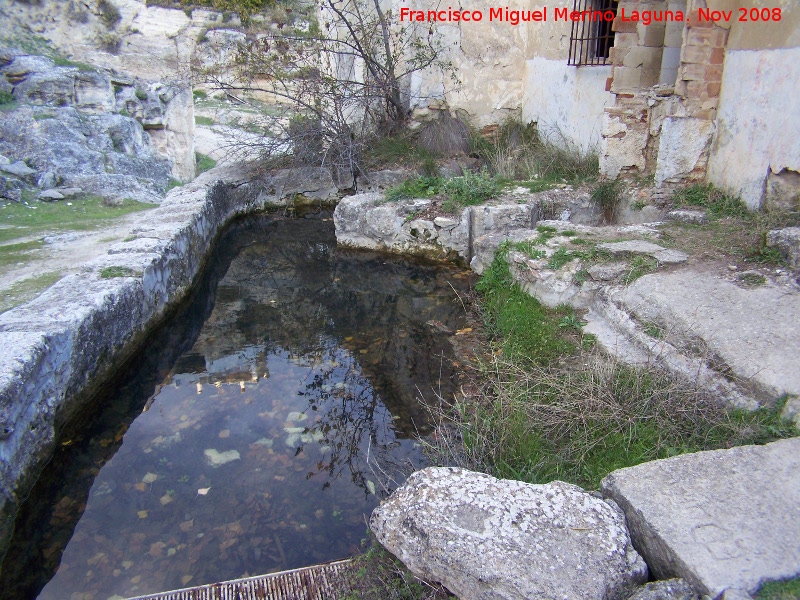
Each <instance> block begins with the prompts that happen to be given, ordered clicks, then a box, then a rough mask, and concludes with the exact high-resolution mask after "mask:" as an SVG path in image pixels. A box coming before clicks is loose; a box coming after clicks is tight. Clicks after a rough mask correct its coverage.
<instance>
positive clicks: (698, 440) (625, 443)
mask: <svg viewBox="0 0 800 600" xmlns="http://www.w3.org/2000/svg"><path fill="white" fill-rule="evenodd" d="M545 233H547V232H545ZM509 247H510V245H509V244H506V245H504V246H501V248H500V250H499V251H498V253H497V255H496V257H495V260H494V262H493V263H492V265H491V266H490V267H489V269H487V270H486V272H485V273H484V275H483V277H482V278H481V280H480V282H479V284H478V286H477V289H478V291H479V292H480V294H481V299H480V309H481V311H482V313H483V316H484V318H485V320H486V322H487V325H488V326H489V329H490V332H491V333H492V334H493V336H494V342H493V343H494V344H495V347H496V348H497V350H496V351H495V352H493V353H492V358H491V359H490V360H489V361H488V363H486V364H485V365H484V367H483V372H482V381H483V382H484V383H483V385H482V387H481V391H480V393H478V394H477V396H475V397H472V398H469V399H468V401H462V402H458V403H456V404H455V405H454V406H452V407H451V408H450V409H449V410H444V411H439V412H438V413H437V416H438V423H439V426H438V429H437V434H436V436H434V437H433V438H431V439H432V440H433V441H429V442H427V443H428V444H429V448H428V450H429V451H430V452H431V453H432V455H433V456H434V460H436V461H437V462H438V463H440V464H450V465H459V466H464V467H466V468H470V469H475V470H479V471H484V472H488V473H491V474H492V475H494V476H496V477H501V478H512V479H518V480H522V481H527V482H530V483H546V482H548V481H552V480H556V479H558V480H561V481H568V482H571V483H575V484H577V485H580V486H582V487H584V488H587V489H596V488H597V487H598V485H599V482H600V480H601V479H602V478H603V477H604V476H605V475H606V474H608V473H609V472H611V471H613V470H615V469H619V468H623V467H628V466H633V465H636V464H640V463H642V462H646V461H650V460H654V459H659V458H666V457H669V456H674V455H678V454H683V453H687V452H696V451H700V450H710V449H718V448H729V447H731V446H736V445H741V444H763V443H766V442H770V441H773V440H775V439H779V438H784V437H791V436H793V435H795V434H796V430H795V428H794V425H793V423H791V422H789V421H785V420H783V419H781V417H780V411H781V409H782V406H783V403H784V402H778V403H777V406H775V407H774V408H770V409H766V408H764V409H760V410H757V411H754V412H746V411H739V410H734V409H730V408H728V407H727V406H724V405H721V404H720V403H719V401H718V400H717V399H716V398H715V397H713V396H711V395H710V394H709V393H708V392H707V391H705V390H702V389H700V388H699V387H698V386H697V385H696V384H695V383H694V382H692V381H689V380H686V379H682V378H677V377H675V376H674V375H672V374H670V373H668V372H666V371H664V370H661V369H659V368H657V367H655V366H653V365H648V366H644V367H640V366H630V365H626V364H622V363H620V362H617V361H615V360H613V359H611V358H609V357H607V356H605V355H603V354H602V353H600V352H598V351H596V350H594V349H593V346H594V342H595V340H594V338H593V337H591V336H589V335H585V334H583V326H584V322H583V321H582V319H581V318H580V316H579V315H578V314H576V313H575V312H574V311H572V310H570V309H567V308H565V307H562V308H559V309H558V310H548V309H545V308H544V307H542V306H541V304H539V303H538V302H537V301H536V300H535V299H533V298H531V297H530V296H528V295H527V294H526V293H525V292H524V291H522V290H521V289H520V287H519V286H518V285H517V284H516V283H514V281H513V280H512V278H511V275H510V272H509V268H508V259H507V253H508V249H509ZM652 333H653V334H656V335H661V333H662V332H661V330H660V329H658V330H656V326H655V325H653V331H652ZM784 401H785V399H784Z"/></svg>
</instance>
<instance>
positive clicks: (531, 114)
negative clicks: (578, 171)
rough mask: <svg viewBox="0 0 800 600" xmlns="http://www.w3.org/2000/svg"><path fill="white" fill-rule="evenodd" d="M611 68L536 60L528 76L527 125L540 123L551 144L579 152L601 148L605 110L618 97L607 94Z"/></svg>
mask: <svg viewBox="0 0 800 600" xmlns="http://www.w3.org/2000/svg"><path fill="white" fill-rule="evenodd" d="M610 75H611V67H610V66H603V67H573V66H570V65H567V61H566V60H564V59H560V60H549V59H546V58H541V57H535V58H533V59H531V60H528V61H527V69H526V73H525V91H524V99H525V104H524V107H523V112H522V116H523V119H524V120H525V121H530V122H536V123H538V125H539V131H540V132H541V133H542V134H543V135H544V137H546V138H547V139H548V140H550V141H552V142H554V143H556V144H559V145H562V146H564V145H566V146H573V147H576V148H578V149H579V150H580V151H581V152H584V153H585V152H588V151H597V150H598V148H599V147H600V141H601V136H600V134H601V132H602V125H603V109H604V108H605V107H607V106H611V105H612V104H613V102H614V96H613V95H612V94H611V93H609V92H607V91H605V85H606V79H607V78H608V77H609V76H610Z"/></svg>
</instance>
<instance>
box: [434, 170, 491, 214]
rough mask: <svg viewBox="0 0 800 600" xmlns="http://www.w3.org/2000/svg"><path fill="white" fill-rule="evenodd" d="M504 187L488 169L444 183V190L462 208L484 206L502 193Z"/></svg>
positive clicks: (468, 173)
mask: <svg viewBox="0 0 800 600" xmlns="http://www.w3.org/2000/svg"><path fill="white" fill-rule="evenodd" d="M502 189H503V186H502V184H501V182H500V181H499V179H498V178H497V177H492V176H491V175H489V172H488V171H487V170H486V169H483V170H481V171H480V172H479V173H470V172H469V171H468V172H467V173H465V174H464V175H462V176H461V177H453V178H452V179H448V180H446V181H445V182H444V185H443V186H442V190H443V191H444V193H445V194H447V196H448V199H450V200H452V201H453V202H454V203H455V204H456V205H458V206H460V207H464V206H473V205H475V204H482V203H484V202H486V201H487V200H491V199H492V198H494V197H495V196H497V195H498V194H500V192H501V191H502Z"/></svg>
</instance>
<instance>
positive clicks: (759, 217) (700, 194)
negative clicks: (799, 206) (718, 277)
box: [662, 184, 800, 267]
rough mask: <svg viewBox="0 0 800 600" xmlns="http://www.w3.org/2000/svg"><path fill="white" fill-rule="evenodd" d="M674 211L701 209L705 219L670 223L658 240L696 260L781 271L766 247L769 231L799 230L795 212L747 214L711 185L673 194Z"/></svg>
mask: <svg viewBox="0 0 800 600" xmlns="http://www.w3.org/2000/svg"><path fill="white" fill-rule="evenodd" d="M673 202H674V204H675V206H677V207H688V208H701V209H704V210H705V211H706V213H707V215H708V222H707V223H706V224H703V225H697V224H689V223H680V222H672V223H670V224H669V225H668V226H666V227H664V228H663V229H662V239H663V240H664V241H665V242H667V243H671V244H673V245H677V246H679V247H681V249H684V250H686V251H688V252H689V253H690V254H691V255H693V256H695V257H697V258H698V259H705V260H727V261H731V262H734V263H748V262H749V263H759V264H766V265H771V266H776V267H785V266H786V261H785V259H784V257H783V256H782V255H781V253H780V252H779V251H778V250H777V249H776V248H769V247H767V246H766V235H767V232H768V231H770V230H772V229H781V228H784V227H797V226H800V213H799V212H797V211H794V212H792V211H781V210H764V209H762V210H756V211H750V210H749V209H748V208H747V206H746V205H745V204H744V203H743V202H742V201H741V200H740V199H739V198H736V197H734V196H731V195H729V194H726V193H724V192H723V191H721V190H719V189H717V188H715V187H714V186H713V185H710V184H709V185H691V186H687V187H685V188H682V189H679V190H676V191H675V194H674V196H673Z"/></svg>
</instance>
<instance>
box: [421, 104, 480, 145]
mask: <svg viewBox="0 0 800 600" xmlns="http://www.w3.org/2000/svg"><path fill="white" fill-rule="evenodd" d="M470 136H471V131H470V128H469V126H468V125H467V124H466V123H465V122H464V121H463V120H461V119H459V118H457V117H453V116H451V115H450V114H449V113H447V112H444V113H442V115H441V116H440V117H439V118H438V119H434V120H431V121H426V122H425V123H423V124H422V125H421V126H420V128H419V133H418V136H417V144H418V145H419V147H420V148H422V149H424V150H427V151H428V152H431V153H433V154H437V155H440V156H456V155H459V154H466V153H468V152H469V150H470Z"/></svg>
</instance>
